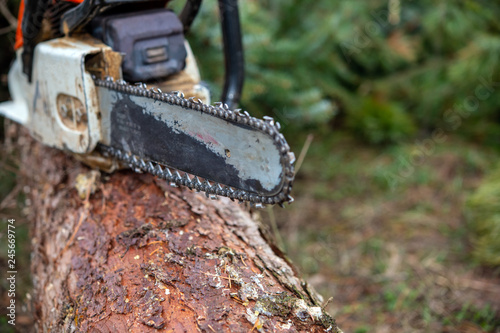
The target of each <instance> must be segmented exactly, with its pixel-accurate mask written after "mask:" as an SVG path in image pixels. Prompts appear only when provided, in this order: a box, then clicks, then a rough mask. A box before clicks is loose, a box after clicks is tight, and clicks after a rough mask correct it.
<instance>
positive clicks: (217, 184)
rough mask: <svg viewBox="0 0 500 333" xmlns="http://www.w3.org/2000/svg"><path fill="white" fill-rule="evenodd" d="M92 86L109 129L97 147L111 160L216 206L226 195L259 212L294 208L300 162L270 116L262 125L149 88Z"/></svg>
mask: <svg viewBox="0 0 500 333" xmlns="http://www.w3.org/2000/svg"><path fill="white" fill-rule="evenodd" d="M93 79H94V83H95V85H96V86H97V87H98V91H99V100H100V109H101V113H102V121H103V124H109V126H104V127H103V132H104V135H103V137H104V139H103V141H102V142H101V143H100V144H99V145H98V149H99V150H100V151H101V152H102V153H103V155H104V156H110V157H113V158H116V159H118V160H120V161H122V162H124V163H125V164H126V165H128V166H130V168H131V169H133V170H134V171H136V172H148V173H151V174H153V175H155V176H158V177H160V178H162V179H165V180H167V181H169V182H170V183H171V185H173V186H186V187H188V188H190V189H192V190H196V191H202V192H205V194H206V195H207V197H210V198H212V199H215V198H216V197H217V196H224V197H228V198H230V199H232V200H238V201H240V202H250V203H251V204H254V205H256V206H257V207H261V206H263V205H266V204H269V205H273V204H278V205H282V204H283V203H284V202H289V203H290V202H292V201H293V198H292V197H291V196H290V195H289V194H290V191H291V189H292V183H293V179H294V167H293V163H294V162H295V156H294V154H293V153H292V152H290V147H289V145H288V144H287V142H286V140H285V138H284V136H283V135H282V134H281V133H280V132H279V131H280V125H279V123H276V122H275V121H274V120H273V119H272V118H271V117H264V119H258V118H255V117H252V116H250V115H249V114H248V112H246V111H244V112H242V111H241V110H230V109H229V108H228V107H227V105H224V104H223V103H216V105H215V106H213V105H207V104H204V103H203V102H202V101H201V100H195V99H194V98H189V99H186V98H184V94H183V93H180V92H172V93H163V92H161V90H159V89H155V88H149V89H148V88H147V86H146V85H145V84H142V83H139V84H136V85H131V84H128V83H126V82H125V81H123V80H118V81H114V80H113V79H112V78H110V77H107V78H106V79H99V78H96V77H93ZM151 127H153V128H151ZM204 127H208V130H207V131H206V132H204V131H203V129H204ZM207 133H208V134H207ZM152 136H154V137H155V138H156V140H155V144H154V145H152V144H151V141H150V140H151V137H152ZM225 147H230V149H228V148H225ZM272 160H274V163H273V161H272ZM255 168H259V169H260V170H254V169H255ZM256 177H258V179H255V178H256ZM200 178H201V179H200Z"/></svg>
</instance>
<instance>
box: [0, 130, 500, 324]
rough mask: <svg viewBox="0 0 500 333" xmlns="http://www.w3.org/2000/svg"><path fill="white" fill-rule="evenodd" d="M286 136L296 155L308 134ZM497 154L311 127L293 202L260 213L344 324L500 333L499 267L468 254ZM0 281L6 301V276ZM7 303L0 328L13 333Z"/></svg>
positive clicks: (24, 248)
mask: <svg viewBox="0 0 500 333" xmlns="http://www.w3.org/2000/svg"><path fill="white" fill-rule="evenodd" d="M293 141H294V142H292V148H293V150H294V151H295V153H296V154H297V156H298V155H299V153H300V151H301V148H302V144H303V142H304V141H305V136H304V137H299V138H296V139H294V140H293ZM6 156H7V155H4V154H2V157H1V159H2V161H1V163H2V164H1V168H0V177H1V179H0V180H1V181H0V191H1V193H0V218H1V229H0V241H1V244H2V246H1V249H2V250H1V253H0V265H1V267H0V269H1V270H2V271H6V270H7V269H6V261H7V259H8V258H7V253H6V250H5V246H4V245H3V244H5V239H6V232H5V231H6V219H7V218H11V217H15V218H16V219H18V220H17V223H18V229H17V230H18V235H19V236H18V239H17V241H18V252H17V258H18V260H19V262H18V271H20V272H21V274H19V275H18V276H19V280H18V284H17V295H18V297H19V303H18V304H21V303H22V304H23V305H22V307H20V308H18V309H20V310H18V316H17V320H18V322H19V323H20V324H24V326H22V327H23V328H21V329H20V331H26V330H28V331H29V327H30V326H29V325H30V320H31V317H30V316H29V314H28V313H29V298H30V296H29V292H30V277H29V275H28V271H29V246H30V239H29V237H28V233H27V229H28V224H29V221H28V220H27V219H26V218H23V212H22V209H23V208H22V207H23V206H24V205H25V204H26V202H25V199H24V196H23V195H22V193H23V188H22V187H21V186H18V185H16V183H15V181H13V178H12V176H13V175H14V174H15V173H16V171H15V168H14V167H15V161H11V160H10V161H9V160H7V157H6ZM499 161H500V154H499V153H498V151H497V150H494V149H493V148H490V147H485V146H481V145H477V144H472V143H468V142H466V141H463V140H462V139H460V138H457V137H447V138H446V140H443V141H442V142H438V143H435V144H434V145H429V144H428V141H425V139H422V140H417V141H416V142H414V143H407V144H402V145H398V146H385V147H381V146H366V145H364V144H361V143H359V141H357V140H356V139H354V138H351V137H350V136H349V135H347V134H343V133H335V134H324V135H316V136H315V137H314V139H313V141H312V145H311V147H310V149H309V150H308V152H307V155H306V158H305V159H304V163H302V166H301V167H300V169H299V171H298V174H297V180H296V183H295V186H294V190H293V195H294V197H295V202H294V203H293V204H292V205H287V206H286V208H284V209H282V208H279V207H276V208H273V209H266V210H263V211H261V216H262V218H263V220H264V222H265V223H267V224H269V225H270V227H271V230H272V229H273V228H274V230H275V232H274V233H275V236H276V238H277V240H278V242H280V243H281V246H282V247H284V248H285V249H286V252H287V253H288V255H289V256H290V258H291V259H292V261H293V262H294V263H295V264H296V265H297V266H298V267H299V269H300V270H301V271H302V272H303V274H305V275H306V276H307V278H308V280H309V281H310V282H311V283H312V284H313V285H314V286H315V287H316V289H318V291H320V292H321V293H322V294H323V296H324V297H325V302H327V300H328V299H329V298H330V297H332V299H331V300H330V301H329V302H328V303H327V305H326V307H327V309H328V310H329V312H330V313H331V314H332V315H333V316H334V317H335V318H336V319H337V322H338V324H339V326H340V327H341V328H342V329H343V330H344V331H345V332H357V333H362V332H467V333H476V332H499V331H498V330H499V328H500V283H499V282H500V269H496V270H495V269H494V268H485V267H481V266H480V265H478V264H477V263H475V262H474V260H473V259H472V258H471V256H470V248H471V244H470V240H469V237H468V228H467V219H466V218H465V215H464V203H465V201H466V199H467V197H468V196H469V195H470V193H472V192H473V191H474V190H475V189H476V188H477V187H478V186H479V184H480V182H481V180H482V179H483V178H484V175H485V174H487V173H488V172H489V171H490V170H492V169H493V168H495V166H496V165H497V164H498V162H499ZM13 191H14V192H13ZM9 193H12V195H10V196H8V194H9ZM19 204H20V205H19ZM28 204H29V203H28ZM19 207H21V208H19ZM0 285H1V287H2V290H1V291H2V297H1V298H0V303H1V304H0V305H1V308H2V309H5V308H6V304H7V303H6V302H7V301H8V298H7V294H6V286H7V284H6V281H4V280H2V281H1V282H0ZM27 295H28V296H27ZM4 311H5V310H2V312H1V313H2V317H1V318H2V319H1V321H0V331H2V332H9V331H8V329H10V328H11V327H10V326H8V325H7V324H6V322H5V320H4V319H5V316H4V315H3V313H4ZM16 327H17V328H19V326H16ZM11 331H12V330H11Z"/></svg>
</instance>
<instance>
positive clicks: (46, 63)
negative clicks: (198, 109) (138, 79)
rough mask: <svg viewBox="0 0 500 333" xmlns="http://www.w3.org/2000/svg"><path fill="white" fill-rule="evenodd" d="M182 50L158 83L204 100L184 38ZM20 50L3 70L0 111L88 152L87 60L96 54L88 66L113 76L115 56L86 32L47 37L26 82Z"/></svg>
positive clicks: (92, 130)
mask: <svg viewBox="0 0 500 333" xmlns="http://www.w3.org/2000/svg"><path fill="white" fill-rule="evenodd" d="M186 50H187V53H188V56H187V59H186V67H185V68H184V70H183V71H181V73H179V74H177V75H175V76H174V77H172V78H171V79H169V80H167V81H164V83H163V84H164V85H166V87H163V86H162V88H167V89H169V90H180V91H185V92H186V93H187V94H189V95H193V96H196V97H197V98H201V99H202V100H203V101H204V102H205V103H210V102H209V101H210V94H209V91H208V89H207V88H206V87H204V86H201V85H200V84H199V83H200V76H199V70H198V66H197V65H196V60H195V58H194V56H193V54H192V52H191V48H190V47H189V44H188V43H187V42H186ZM21 54H22V49H21V50H18V52H17V58H16V60H15V61H14V64H13V65H12V67H11V69H10V71H9V77H8V78H9V90H10V93H11V96H12V98H13V100H12V101H7V102H3V103H0V114H2V115H4V116H6V117H7V118H10V119H12V120H14V121H16V122H18V123H20V124H22V125H24V126H26V127H27V128H28V129H29V130H30V132H31V134H32V136H33V137H34V138H36V139H37V140H39V141H41V142H42V143H44V144H46V145H49V146H52V147H56V148H59V149H62V150H66V151H69V152H72V153H76V154H89V153H91V152H92V151H93V150H94V149H95V147H96V145H97V143H98V142H99V141H101V136H102V131H101V114H100V110H99V101H98V95H97V89H96V86H95V84H94V81H93V79H92V76H91V74H90V73H89V71H88V68H87V67H88V63H89V61H88V59H90V58H91V57H92V56H95V55H98V54H100V55H101V57H100V60H99V61H98V67H97V68H96V67H95V66H94V67H93V68H92V70H94V71H95V70H97V71H98V72H99V73H101V74H102V73H104V74H105V75H110V76H112V77H114V79H115V80H119V79H121V78H122V75H121V69H120V68H121V57H120V56H119V55H118V54H117V53H116V52H113V51H112V49H111V48H110V47H109V46H107V45H105V44H103V43H102V42H100V41H98V40H96V39H94V38H92V37H90V36H87V35H86V36H83V37H82V38H71V37H63V38H57V39H52V40H49V41H45V42H41V43H39V44H38V45H37V46H36V48H35V53H34V60H33V75H32V81H31V82H28V79H27V76H26V75H25V74H24V73H23V72H22V66H21V60H20V59H21ZM86 63H87V64H86ZM86 65H87V66H86ZM113 74H114V75H113Z"/></svg>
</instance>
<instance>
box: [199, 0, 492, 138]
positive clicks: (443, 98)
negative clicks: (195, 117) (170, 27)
mask: <svg viewBox="0 0 500 333" xmlns="http://www.w3.org/2000/svg"><path fill="white" fill-rule="evenodd" d="M240 9H241V16H242V25H243V35H244V46H245V52H246V53H245V56H246V63H247V65H246V66H247V67H246V69H247V70H246V74H247V81H246V85H245V93H244V96H243V101H242V103H243V106H244V107H245V108H247V109H248V110H251V111H252V112H253V113H254V114H257V115H269V114H271V115H274V116H275V117H276V118H278V119H280V120H281V121H282V122H283V123H284V124H289V127H292V128H294V129H293V130H292V131H294V130H295V127H299V129H304V128H309V127H310V126H314V127H317V126H322V127H326V128H327V129H328V130H330V129H331V128H332V127H334V128H338V127H340V128H345V129H347V130H349V131H351V132H352V133H353V135H355V136H356V137H359V138H360V139H361V140H364V141H365V142H368V143H374V144H379V143H395V142H399V141H400V140H402V139H410V138H414V137H415V135H418V134H421V133H422V131H430V130H432V129H434V128H436V127H443V126H445V127H447V128H448V127H449V125H450V124H449V121H448V122H447V119H446V116H445V115H444V112H445V111H446V110H449V109H460V108H463V104H464V98H466V97H467V96H474V94H475V90H476V88H477V86H478V85H480V84H481V83H482V82H500V75H499V74H498V73H499V70H498V69H499V63H498V62H499V56H498V55H499V52H500V21H499V20H498V14H499V13H500V3H498V2H496V1H471V0H467V1H462V0H446V1H445V0H439V1H429V0H427V1H426V0H424V1H387V0H384V1H382V0H374V1H335V2H331V1H312V2H311V1H306V0H294V1H285V0H273V1H241V2H240ZM217 17H218V16H217V7H216V5H215V2H212V3H208V2H207V5H206V6H204V7H202V12H201V15H200V18H199V19H198V20H197V21H196V22H195V26H194V28H193V31H194V32H193V33H192V35H191V36H190V40H191V43H192V44H193V48H194V49H195V51H198V52H195V54H197V55H198V59H199V61H200V63H201V67H202V72H203V73H202V74H203V77H204V78H205V79H207V80H209V81H210V82H212V83H214V85H213V90H214V91H215V92H216V93H218V92H219V87H220V86H221V84H222V82H221V79H222V75H221V69H222V68H223V67H222V60H221V57H220V55H221V37H220V31H219V25H218V23H217ZM200 32H202V33H200ZM480 103H481V106H480V108H477V110H474V112H471V115H470V118H469V119H468V120H467V126H461V127H462V128H461V129H460V131H461V133H463V134H464V135H465V134H466V135H470V136H473V137H474V138H475V139H478V140H482V141H484V142H488V141H494V137H495V135H494V134H492V133H496V132H497V131H498V129H499V128H498V124H497V122H496V121H494V120H497V118H498V116H497V115H496V110H497V108H498V105H499V103H500V92H499V91H498V89H496V90H495V91H494V92H493V93H492V94H491V96H488V97H487V98H485V99H484V100H481V101H480ZM453 129H455V128H453ZM495 143H496V142H495Z"/></svg>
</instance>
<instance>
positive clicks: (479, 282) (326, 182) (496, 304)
mask: <svg viewBox="0 0 500 333" xmlns="http://www.w3.org/2000/svg"><path fill="white" fill-rule="evenodd" d="M300 139H302V138H300ZM300 139H299V140H298V142H296V143H294V144H293V146H295V147H301V144H300V142H299V141H300ZM420 147H421V145H420V142H419V141H417V142H415V143H413V144H402V145H399V146H391V147H388V146H386V147H366V146H363V145H360V144H359V143H358V142H357V140H355V139H353V138H350V137H349V136H348V135H346V134H345V133H340V134H326V135H324V136H320V137H317V138H316V139H315V141H314V142H313V144H312V146H311V149H310V150H309V152H308V155H307V157H306V159H305V162H304V164H303V166H302V169H301V170H300V173H299V174H298V175H297V181H296V185H295V187H294V193H293V194H294V197H295V199H296V201H295V203H294V204H293V205H291V206H289V207H287V208H286V209H279V208H275V209H274V212H273V213H274V215H275V218H276V223H277V224H278V226H279V230H280V233H281V237H282V238H283V239H284V240H285V247H286V250H287V252H288V254H289V256H290V257H291V258H292V259H293V260H294V262H295V263H296V264H297V266H299V269H300V270H301V271H302V272H303V273H304V274H305V275H306V276H307V277H308V279H309V281H310V282H311V283H312V284H313V285H314V286H315V287H316V288H317V289H318V290H319V291H320V292H321V293H322V294H323V295H324V296H325V298H326V299H327V298H329V297H331V296H333V302H331V303H330V304H329V305H328V309H329V311H330V312H331V313H332V314H333V316H334V317H335V318H337V321H338V323H339V325H340V327H342V328H343V329H344V330H345V331H346V332H496V331H495V329H497V328H500V284H499V282H500V274H499V273H498V271H495V270H491V269H490V270H488V269H484V268H482V267H481V266H478V265H477V264H476V262H475V261H474V260H473V258H472V257H471V256H470V250H471V244H470V243H469V237H468V236H469V235H468V227H467V223H466V221H465V219H464V209H463V208H464V203H465V201H466V198H467V197H468V196H469V195H470V194H471V193H472V192H473V191H474V190H475V189H476V188H477V187H478V186H479V184H480V182H481V180H482V179H483V178H484V175H485V174H487V173H488V172H489V171H490V170H492V169H493V168H494V167H495V165H497V163H498V162H499V161H500V154H499V152H498V151H497V150H495V149H494V148H491V147H484V146H479V145H475V144H472V143H468V142H465V141H463V140H462V139H460V138H458V137H448V139H447V140H446V141H445V142H443V143H440V144H439V145H435V146H434V147H433V148H432V153H430V154H428V155H425V156H424V158H423V160H422V161H419V160H417V159H416V158H415V156H416V155H417V153H416V151H417V149H419V148H420ZM420 149H421V148H420ZM296 153H298V152H297V150H296ZM422 156H423V155H422ZM394 179H396V181H395V180H394ZM263 215H264V216H263V217H264V220H266V214H265V213H264V214H263Z"/></svg>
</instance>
